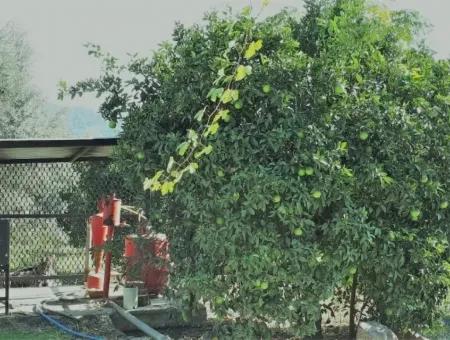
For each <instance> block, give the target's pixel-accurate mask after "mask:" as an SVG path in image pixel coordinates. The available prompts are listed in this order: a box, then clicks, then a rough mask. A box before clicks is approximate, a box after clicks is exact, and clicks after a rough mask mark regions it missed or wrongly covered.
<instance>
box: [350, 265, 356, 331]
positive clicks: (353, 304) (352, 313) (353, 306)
mask: <svg viewBox="0 0 450 340" xmlns="http://www.w3.org/2000/svg"><path fill="white" fill-rule="evenodd" d="M357 286H358V272H356V273H355V274H354V275H353V282H352V288H351V289H352V290H351V292H350V294H351V295H350V313H349V319H350V320H349V333H350V339H356V331H357V329H356V320H355V318H356V288H357Z"/></svg>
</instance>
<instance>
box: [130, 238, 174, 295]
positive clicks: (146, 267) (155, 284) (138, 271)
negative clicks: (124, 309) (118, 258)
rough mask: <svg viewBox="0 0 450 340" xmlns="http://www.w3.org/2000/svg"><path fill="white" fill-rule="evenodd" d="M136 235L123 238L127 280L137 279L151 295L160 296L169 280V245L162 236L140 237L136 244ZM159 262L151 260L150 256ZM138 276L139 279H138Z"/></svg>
mask: <svg viewBox="0 0 450 340" xmlns="http://www.w3.org/2000/svg"><path fill="white" fill-rule="evenodd" d="M137 237H138V236H136V235H128V236H127V237H126V238H125V251H124V255H125V257H126V260H127V275H126V276H127V280H130V281H136V280H137V279H138V278H140V279H141V281H143V282H144V286H145V288H146V289H147V291H148V292H149V293H151V294H162V293H163V292H164V289H165V287H166V285H167V282H168V279H169V269H168V262H169V243H168V241H167V239H166V237H165V235H162V234H153V235H142V236H141V238H140V239H139V245H138V244H137V240H136V239H137ZM146 253H150V254H151V255H152V256H153V257H158V258H159V259H160V260H161V261H154V260H151V257H152V256H146ZM139 276H140V277H139Z"/></svg>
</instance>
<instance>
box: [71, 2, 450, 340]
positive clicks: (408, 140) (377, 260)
mask: <svg viewBox="0 0 450 340" xmlns="http://www.w3.org/2000/svg"><path fill="white" fill-rule="evenodd" d="M306 8H307V13H306V15H305V16H303V17H302V18H300V19H298V18H297V17H296V16H295V15H292V14H289V13H288V12H282V13H280V14H278V15H276V16H273V17H270V18H267V19H264V20H257V19H254V18H252V17H251V15H249V14H248V13H242V14H241V15H238V16H230V15H224V16H220V15H217V14H210V15H208V16H207V18H206V24H205V25H203V26H193V27H190V28H186V27H183V26H181V25H179V26H177V28H176V30H175V32H174V35H173V39H174V42H173V43H166V44H163V45H162V46H161V48H160V49H159V50H158V51H157V52H156V53H155V55H154V56H153V58H152V59H151V60H146V59H139V58H134V59H133V60H132V61H131V62H130V64H129V65H127V66H126V67H123V66H117V62H116V60H115V59H114V58H113V57H111V56H109V55H105V54H103V52H101V50H100V49H98V48H97V47H95V48H94V49H93V50H92V53H93V54H94V55H96V56H97V57H99V58H101V59H103V61H104V62H105V72H104V75H103V76H102V77H101V78H99V79H91V80H87V81H84V82H80V83H78V84H76V85H75V86H73V87H71V88H69V89H68V92H69V93H71V94H72V95H77V94H81V93H83V92H86V91H87V92H89V91H95V92H99V93H100V94H104V93H106V94H107V98H106V101H105V102H104V104H103V106H102V114H103V115H104V117H105V118H107V119H108V120H111V121H117V120H123V133H122V135H121V142H120V146H119V148H118V150H117V166H118V168H119V169H120V170H119V173H121V174H122V176H123V179H124V182H125V183H126V185H127V186H128V187H129V188H131V189H132V190H133V191H134V192H136V193H140V194H139V198H138V199H136V200H135V202H133V203H136V204H142V205H143V206H145V207H146V209H147V210H148V216H150V217H151V219H152V222H153V225H154V227H155V228H157V229H158V230H162V231H164V232H165V233H167V234H168V236H169V239H170V241H171V246H172V248H171V256H172V258H173V260H174V264H175V267H174V268H175V269H174V272H173V275H172V278H171V285H172V288H173V290H174V292H175V293H176V294H177V295H179V296H181V297H183V299H184V300H185V301H188V302H189V303H192V302H194V301H199V300H201V301H204V302H206V301H208V302H210V303H211V305H212V307H213V309H214V311H215V312H216V313H217V315H218V316H219V318H220V317H225V316H226V315H228V314H229V313H230V312H231V311H232V312H234V313H235V314H234V315H235V317H236V324H235V327H234V328H233V332H235V334H234V336H237V335H236V332H239V334H240V336H242V337H244V338H245V337H247V338H248V337H252V336H255V335H257V334H263V335H267V334H269V331H268V330H267V329H266V328H265V326H264V325H267V324H269V323H271V325H272V326H273V325H276V326H288V327H289V329H290V331H291V332H292V333H295V334H311V333H314V332H315V325H314V322H315V321H316V320H317V319H318V317H319V315H320V306H321V305H322V306H324V305H325V302H327V304H328V303H329V302H330V301H331V302H330V303H331V308H337V307H336V306H338V305H339V306H342V304H343V301H345V303H346V304H349V306H350V314H351V319H352V320H358V319H359V318H360V317H364V316H365V315H369V316H370V317H372V318H376V319H378V320H380V321H381V322H384V323H386V324H388V325H389V326H391V327H394V328H395V329H400V330H402V329H407V328H409V327H412V328H418V327H421V326H423V325H427V324H429V323H430V322H432V321H433V320H434V318H435V317H436V314H437V311H438V308H437V307H438V305H439V303H440V302H441V301H442V300H443V299H444V298H445V296H446V294H447V289H448V284H449V264H448V262H447V259H448V231H449V230H448V222H447V221H448V218H449V213H448V201H449V200H450V197H449V189H450V187H449V185H450V182H449V179H448V175H447V172H448V167H449V165H450V164H449V151H450V149H449V147H450V145H449V141H450V134H449V122H450V117H449V105H450V96H449V89H450V78H449V62H448V61H443V60H440V61H437V60H434V59H433V57H432V54H431V53H430V51H429V50H427V49H426V48H425V47H422V46H421V45H417V44H415V37H416V34H417V32H418V31H419V30H420V28H421V24H420V21H419V20H417V16H416V15H414V14H411V13H405V12H389V11H387V10H385V9H383V8H378V7H369V6H368V5H367V3H366V2H365V1H363V0H352V1H350V0H341V1H307V4H306ZM258 41H261V43H258ZM252 44H260V46H258V47H261V48H260V49H259V48H257V49H255V51H254V52H255V53H253V54H254V55H253V54H252V55H251V56H250V57H248V56H249V55H248V54H247V53H248V51H249V48H251V47H252ZM253 47H255V45H253ZM247 57H248V58H247ZM241 66H242V67H244V68H245V70H246V72H245V74H244V73H242V71H243V69H242V68H241ZM250 71H251V72H250ZM130 74H131V77H129V78H127V76H128V75H130ZM230 76H231V78H230ZM221 88H222V90H220V89H221ZM223 89H225V91H224V90H223ZM226 89H229V90H232V91H236V92H235V93H234V95H230V93H229V92H228V93H227V91H226ZM216 97H217V98H216ZM217 103H219V104H220V105H221V107H220V109H221V110H229V112H227V119H221V120H220V119H218V120H217V121H218V122H219V123H220V124H219V125H218V126H217V127H215V128H214V130H215V131H214V133H210V134H207V135H206V136H205V134H201V135H200V134H199V133H196V135H194V134H193V131H200V132H201V131H205V128H206V130H207V131H210V132H211V129H210V128H211V126H212V125H213V124H212V122H211V121H210V120H209V119H214V118H215V115H213V114H212V115H210V116H207V118H208V119H203V116H202V114H200V116H199V114H198V113H197V112H199V110H200V112H201V111H204V112H206V113H208V114H209V113H214V112H216V113H217V110H216V108H217V105H218V104H217ZM196 113H197V114H196ZM222 118H223V116H222ZM189 130H191V131H190V132H189ZM193 135H194V136H201V141H199V142H198V144H199V146H197V147H198V148H200V147H205V148H208V149H207V152H206V151H205V152H203V154H201V155H199V157H195V153H196V152H197V151H196V152H195V153H193V152H189V151H188V150H190V149H189V148H193V145H194V144H195V138H192V136H193ZM185 143H188V144H189V146H186V144H185ZM200 150H204V149H200ZM186 154H187V156H186ZM196 158H199V160H195V159H196ZM185 162H187V163H185ZM186 164H188V167H187V169H188V170H189V172H191V173H192V174H184V175H183V178H182V180H181V181H178V180H175V181H173V180H172V177H173V178H176V179H177V178H178V175H179V173H173V172H172V169H176V170H177V171H178V169H183V166H185V165H186ZM189 164H190V165H189ZM166 167H167V168H168V169H167V170H166ZM158 171H160V172H159V174H160V175H159V176H160V177H161V176H163V177H164V176H166V177H164V181H165V182H164V181H161V182H159V177H158V176H156V181H155V177H153V176H154V175H155V174H157V173H158ZM166 172H167V174H165V173H166ZM164 174H165V175H164ZM171 176H172V177H171ZM148 178H153V181H151V180H149V179H148ZM146 179H147V181H146ZM144 181H146V186H147V187H148V186H152V185H154V184H155V183H156V182H158V183H156V184H157V185H156V186H154V187H153V189H157V190H160V191H161V192H162V193H163V194H167V193H169V192H171V191H172V190H173V193H172V194H171V195H161V193H160V192H151V193H147V194H146V195H142V194H141V193H142V186H143V182H144ZM167 181H169V182H170V181H173V182H177V184H176V186H175V187H173V184H170V185H169V186H167V185H166V187H165V190H163V187H164V183H167ZM360 299H361V300H362V301H359V300H360ZM357 302H361V303H357ZM356 305H358V306H360V307H361V306H362V308H361V309H362V310H355V306H356ZM351 328H353V327H351Z"/></svg>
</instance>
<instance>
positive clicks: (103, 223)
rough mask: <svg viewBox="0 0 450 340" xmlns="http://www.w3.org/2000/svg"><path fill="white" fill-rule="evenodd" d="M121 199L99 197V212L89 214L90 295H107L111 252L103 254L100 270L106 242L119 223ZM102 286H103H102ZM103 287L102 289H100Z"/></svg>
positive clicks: (88, 284)
mask: <svg viewBox="0 0 450 340" xmlns="http://www.w3.org/2000/svg"><path fill="white" fill-rule="evenodd" d="M121 205H122V201H121V200H120V199H118V198H116V197H115V195H114V194H113V195H110V196H108V197H106V198H101V199H100V200H99V201H98V203H97V208H98V209H99V211H100V212H99V213H98V214H96V215H93V216H91V218H90V226H91V247H92V248H93V257H94V272H91V273H89V275H88V277H87V282H86V285H87V289H88V293H89V295H90V296H92V297H93V296H98V295H99V294H100V293H101V295H102V296H103V297H104V298H108V297H109V283H110V280H111V258H112V252H111V251H108V252H106V254H105V262H104V273H103V275H101V274H102V273H101V272H100V268H101V266H102V259H103V255H104V250H103V248H104V246H105V243H106V242H111V241H112V240H113V238H114V228H115V227H118V226H119V225H120V209H121ZM102 286H103V287H102ZM102 288H103V289H102Z"/></svg>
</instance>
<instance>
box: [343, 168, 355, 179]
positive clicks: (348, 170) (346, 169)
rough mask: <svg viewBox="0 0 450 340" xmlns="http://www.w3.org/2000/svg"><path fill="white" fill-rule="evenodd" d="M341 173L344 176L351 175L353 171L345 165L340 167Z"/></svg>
mask: <svg viewBox="0 0 450 340" xmlns="http://www.w3.org/2000/svg"><path fill="white" fill-rule="evenodd" d="M341 174H342V175H344V176H346V177H353V171H352V170H351V169H349V168H346V167H345V166H343V167H342V169H341Z"/></svg>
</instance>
